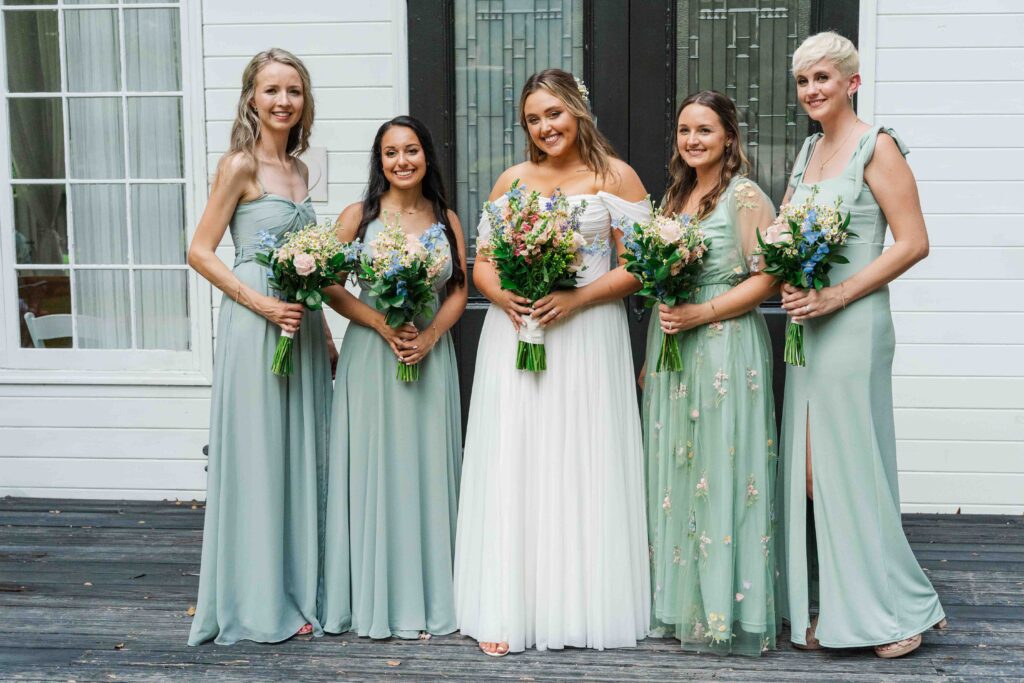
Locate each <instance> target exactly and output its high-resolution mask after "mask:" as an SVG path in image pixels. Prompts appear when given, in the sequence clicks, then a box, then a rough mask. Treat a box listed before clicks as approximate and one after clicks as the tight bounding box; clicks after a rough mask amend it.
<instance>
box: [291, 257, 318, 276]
mask: <svg viewBox="0 0 1024 683" xmlns="http://www.w3.org/2000/svg"><path fill="white" fill-rule="evenodd" d="M292 264H293V265H294V266H295V272H296V273H297V274H298V275H299V276H301V277H306V276H307V275H311V274H312V273H313V272H314V271H315V270H316V259H315V258H313V257H312V255H310V254H298V255H297V256H296V257H295V260H294V261H292Z"/></svg>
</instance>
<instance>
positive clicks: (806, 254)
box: [757, 186, 857, 366]
mask: <svg viewBox="0 0 1024 683" xmlns="http://www.w3.org/2000/svg"><path fill="white" fill-rule="evenodd" d="M817 194H818V187H817V186H815V187H814V188H813V189H812V190H811V195H810V196H809V197H808V198H807V201H805V202H804V203H803V204H799V205H795V206H794V205H792V204H786V205H784V206H782V207H781V209H780V210H779V216H778V218H777V219H776V220H775V222H774V223H773V224H772V225H771V227H769V228H768V230H767V231H766V232H765V235H764V237H762V236H761V233H760V232H759V233H758V234H757V241H758V246H759V251H760V253H761V257H762V258H763V259H764V264H765V265H764V268H763V272H765V273H768V274H769V275H774V276H775V277H776V278H778V279H780V280H782V281H783V282H787V283H789V284H791V285H793V286H794V287H800V288H802V289H810V288H812V287H813V288H814V289H821V288H822V287H827V286H828V285H829V277H828V273H829V271H830V270H831V269H832V265H833V264H835V263H849V260H848V259H847V258H846V257H845V256H843V255H842V254H840V253H839V250H840V248H841V247H842V246H843V245H844V244H846V240H847V239H849V238H850V237H856V236H857V235H856V234H855V233H853V232H850V230H849V229H848V226H849V225H850V214H849V213H847V214H846V216H843V214H841V213H840V212H839V205H840V204H841V203H842V198H839V199H837V200H836V203H835V205H834V206H825V205H821V204H815V203H814V199H815V197H816V196H817ZM783 357H784V358H785V360H786V362H787V363H789V364H790V365H800V366H802V365H805V364H806V358H804V330H803V326H802V325H801V324H800V323H794V322H793V321H792V320H790V321H789V323H788V324H787V325H786V348H785V351H784V353H783Z"/></svg>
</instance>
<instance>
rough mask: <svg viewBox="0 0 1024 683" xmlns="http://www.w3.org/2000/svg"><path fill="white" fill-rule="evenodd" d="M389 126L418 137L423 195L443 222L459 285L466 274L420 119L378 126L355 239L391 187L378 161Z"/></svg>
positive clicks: (427, 134) (431, 141)
mask: <svg viewBox="0 0 1024 683" xmlns="http://www.w3.org/2000/svg"><path fill="white" fill-rule="evenodd" d="M392 126H403V127H405V128H408V129H410V130H411V131H412V132H413V133H415V134H416V137H417V138H419V140H420V146H421V147H422V148H423V157H424V159H426V161H427V169H426V175H424V176H423V183H422V191H423V196H424V197H425V198H426V199H427V200H428V201H430V203H431V204H433V206H434V221H435V222H437V223H443V224H444V234H445V237H447V238H448V245H449V246H450V247H451V253H452V278H451V280H452V282H454V283H455V285H456V286H457V287H461V286H462V285H463V283H465V281H466V274H465V273H464V272H463V270H462V263H460V262H459V249H458V243H457V242H456V241H455V230H453V229H452V222H451V220H449V218H448V198H447V193H446V192H445V190H444V180H443V179H442V178H441V170H440V168H439V167H438V161H437V153H436V152H435V151H434V139H433V138H432V137H431V136H430V130H428V129H427V127H426V126H425V125H423V122H422V121H420V120H419V119H417V118H414V117H412V116H396V117H395V118H393V119H391V120H390V121H386V122H384V123H383V124H382V125H381V127H380V128H378V129H377V135H376V136H375V137H374V138H373V147H372V148H371V149H370V179H369V181H368V182H367V183H366V194H365V195H363V217H362V218H361V219H360V221H359V228H358V229H357V230H356V239H362V238H363V237H365V236H366V226H368V225H369V224H370V223H372V222H373V220H374V219H375V218H377V217H378V216H380V198H381V196H382V195H383V194H384V193H385V192H387V191H388V190H389V189H390V188H391V183H389V182H388V180H387V178H385V177H384V164H383V162H382V161H381V149H380V148H381V140H383V139H384V133H386V132H388V129H390V128H391V127H392Z"/></svg>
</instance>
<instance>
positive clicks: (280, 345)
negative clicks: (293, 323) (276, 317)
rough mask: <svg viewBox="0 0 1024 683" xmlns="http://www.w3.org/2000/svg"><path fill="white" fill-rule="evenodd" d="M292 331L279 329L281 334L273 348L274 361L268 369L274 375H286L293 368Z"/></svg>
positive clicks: (290, 372)
mask: <svg viewBox="0 0 1024 683" xmlns="http://www.w3.org/2000/svg"><path fill="white" fill-rule="evenodd" d="M294 336H295V334H294V333H293V332H285V331H284V330H281V336H280V337H279V338H278V340H277V348H276V349H274V362H273V363H271V365H270V371H271V372H273V373H274V374H275V375H280V376H281V377H287V376H288V375H290V374H292V370H293V369H294V367H293V364H292V338H293V337H294Z"/></svg>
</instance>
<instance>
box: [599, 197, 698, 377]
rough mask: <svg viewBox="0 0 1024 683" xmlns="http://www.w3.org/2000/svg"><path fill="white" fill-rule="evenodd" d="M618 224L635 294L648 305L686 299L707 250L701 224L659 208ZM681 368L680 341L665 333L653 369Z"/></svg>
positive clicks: (624, 257)
mask: <svg viewBox="0 0 1024 683" xmlns="http://www.w3.org/2000/svg"><path fill="white" fill-rule="evenodd" d="M617 227H619V229H621V230H622V234H623V238H622V243H623V245H624V246H625V247H626V252H625V253H624V254H623V260H624V261H625V262H626V265H625V268H626V272H628V273H631V274H632V275H633V277H635V278H636V279H637V280H639V281H640V291H639V292H637V295H638V296H641V297H643V298H644V305H645V306H647V307H648V308H650V307H651V306H654V304H655V302H658V303H662V304H665V305H666V306H676V305H678V304H681V303H683V302H685V301H687V300H688V299H689V298H690V295H691V294H692V293H693V289H694V283H695V282H696V280H697V275H698V273H699V272H700V268H701V265H702V261H703V258H704V255H705V254H706V253H707V251H708V245H709V242H708V240H707V239H705V237H704V231H703V230H701V227H700V224H699V223H698V222H697V221H696V220H694V219H693V218H691V217H690V216H685V215H684V216H666V215H664V214H662V213H661V209H660V208H659V209H656V210H655V211H653V212H652V214H651V217H650V218H649V219H648V220H647V221H645V222H643V223H636V222H634V223H633V224H632V225H628V224H619V225H618V226H617ZM682 369H683V359H682V357H681V356H680V354H679V340H678V338H677V336H676V335H675V334H666V335H665V336H664V337H663V338H662V340H661V353H659V354H658V364H657V367H656V368H655V372H661V371H662V370H667V371H669V372H677V371H679V370H682Z"/></svg>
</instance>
